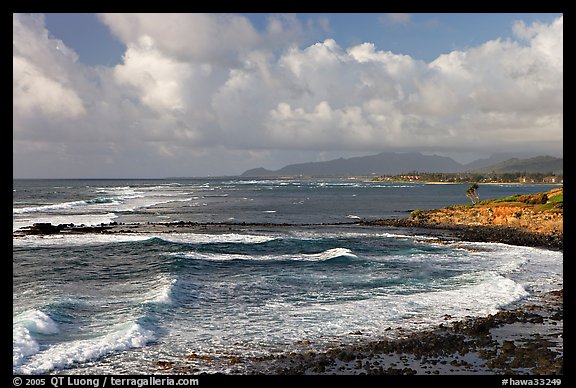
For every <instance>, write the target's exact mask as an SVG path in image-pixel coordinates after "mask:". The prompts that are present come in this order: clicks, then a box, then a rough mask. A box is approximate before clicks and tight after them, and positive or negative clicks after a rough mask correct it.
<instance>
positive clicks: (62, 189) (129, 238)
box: [13, 179, 563, 374]
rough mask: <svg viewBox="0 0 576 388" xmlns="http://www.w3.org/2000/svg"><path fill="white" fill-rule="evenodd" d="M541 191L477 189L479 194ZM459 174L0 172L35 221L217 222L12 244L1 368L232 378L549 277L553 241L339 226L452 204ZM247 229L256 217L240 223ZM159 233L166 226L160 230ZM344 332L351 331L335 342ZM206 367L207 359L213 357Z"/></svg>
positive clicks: (498, 305) (26, 216) (503, 300)
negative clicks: (173, 367) (366, 178)
mask: <svg viewBox="0 0 576 388" xmlns="http://www.w3.org/2000/svg"><path fill="white" fill-rule="evenodd" d="M551 187H552V186H542V185H534V186H530V185H481V186H480V189H479V194H480V196H481V197H482V198H497V197H502V196H507V195H512V194H517V193H530V192H539V191H545V190H548V189H550V188H551ZM466 188H467V185H424V184H392V183H379V182H362V181H357V180H350V179H349V180H260V181H255V180H237V179H189V180H177V179H174V180H15V181H14V182H13V230H18V229H19V228H21V227H23V226H27V225H31V224H33V223H35V222H51V223H53V224H59V223H73V224H75V225H80V224H85V225H97V224H100V223H108V222H111V221H115V222H118V223H120V222H124V223H141V224H146V223H149V222H150V223H155V222H174V221H193V222H203V223H228V224H229V225H228V226H227V227H219V228H210V227H208V228H205V229H198V230H196V231H189V230H188V231H186V232H182V233H175V232H171V231H170V232H157V233H118V234H111V235H109V234H81V235H52V236H25V237H14V239H13V373H15V374H45V373H68V374H80V373H82V374H103V373H115V374H125V373H130V374H149V373H152V372H157V369H156V361H158V360H164V361H184V360H185V358H186V356H188V355H191V354H196V355H202V356H206V357H207V358H210V360H211V361H210V362H196V361H190V362H191V363H194V366H195V367H196V368H198V369H199V370H200V371H205V372H223V373H233V372H234V373H238V371H240V373H241V371H242V368H249V367H250V365H249V363H246V362H245V363H241V364H236V365H230V363H228V362H227V360H228V359H229V358H230V357H240V358H242V359H244V360H246V359H249V358H250V357H252V356H254V357H260V356H269V355H273V354H280V353H285V352H289V351H298V350H302V343H306V346H307V348H306V349H318V350H321V349H325V348H327V347H329V346H333V345H336V344H342V343H351V342H353V341H358V340H367V339H376V338H383V337H387V336H395V335H398V333H399V332H400V331H401V330H405V331H412V330H423V329H427V328H430V327H433V326H435V325H437V324H438V323H440V322H445V321H444V318H445V317H446V315H450V316H451V317H452V318H451V319H459V318H463V317H466V316H481V315H486V314H491V313H495V312H497V311H498V310H499V309H502V308H506V307H507V306H510V305H512V304H514V303H517V302H519V301H522V300H526V299H527V298H531V297H533V296H534V295H536V294H538V293H539V292H541V291H543V290H547V289H551V288H558V287H561V286H562V282H563V272H562V258H563V255H562V252H558V251H552V250H546V249H538V248H530V247H520V246H512V245H506V244H498V243H477V242H475V243H471V242H462V241H449V242H448V243H439V241H438V240H437V239H436V238H434V237H433V236H431V235H428V234H427V233H426V231H421V230H408V229H397V228H386V227H360V226H357V225H353V223H354V222H356V221H358V220H359V219H368V220H373V219H378V218H394V217H404V216H406V215H408V213H409V212H410V211H411V210H413V209H416V208H419V209H428V208H436V207H442V206H447V205H451V204H456V203H466V202H467V201H468V198H466V196H465V192H466ZM243 223H253V224H258V225H244V224H243ZM168 230H170V229H169V228H168ZM357 331H360V332H362V336H357V335H351V333H354V332H357ZM219 360H221V361H219Z"/></svg>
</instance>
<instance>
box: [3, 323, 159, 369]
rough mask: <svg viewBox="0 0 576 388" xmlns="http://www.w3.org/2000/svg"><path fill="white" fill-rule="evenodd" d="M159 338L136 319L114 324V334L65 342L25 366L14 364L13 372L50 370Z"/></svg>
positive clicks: (33, 358) (34, 356)
mask: <svg viewBox="0 0 576 388" xmlns="http://www.w3.org/2000/svg"><path fill="white" fill-rule="evenodd" d="M155 338H156V336H155V335H154V332H152V331H151V330H147V329H145V328H143V327H142V326H141V325H140V324H138V323H136V322H128V323H126V324H122V325H117V326H115V327H113V328H112V331H111V332H110V333H108V334H105V335H102V336H98V337H94V338H90V339H83V340H76V341H70V342H64V343H60V344H58V345H53V346H50V347H48V348H46V349H45V350H44V349H43V350H42V351H40V352H37V353H36V354H34V355H33V356H31V357H30V358H28V359H27V360H26V362H25V363H23V364H21V365H18V364H16V363H14V366H13V373H15V374H43V373H48V372H50V371H52V370H55V369H63V368H68V367H71V366H73V365H74V364H77V363H83V362H87V361H90V360H95V359H98V358H100V357H102V356H105V355H107V354H110V353H114V352H119V351H123V350H128V349H134V348H141V347H144V346H145V345H146V344H147V343H149V342H150V341H153V340H155Z"/></svg>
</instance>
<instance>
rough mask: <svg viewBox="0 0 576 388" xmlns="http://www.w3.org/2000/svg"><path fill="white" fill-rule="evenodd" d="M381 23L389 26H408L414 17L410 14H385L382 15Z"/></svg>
mask: <svg viewBox="0 0 576 388" xmlns="http://www.w3.org/2000/svg"><path fill="white" fill-rule="evenodd" d="M379 19H380V22H381V23H383V24H388V25H407V24H409V23H410V22H411V20H412V16H411V15H410V14H409V13H385V14H383V15H380V18H379Z"/></svg>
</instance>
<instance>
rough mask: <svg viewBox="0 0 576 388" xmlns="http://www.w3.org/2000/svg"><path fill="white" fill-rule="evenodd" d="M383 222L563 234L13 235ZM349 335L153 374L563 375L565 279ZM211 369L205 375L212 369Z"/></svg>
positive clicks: (177, 365)
mask: <svg viewBox="0 0 576 388" xmlns="http://www.w3.org/2000/svg"><path fill="white" fill-rule="evenodd" d="M331 226H346V227H352V228H353V227H375V228H378V227H387V228H398V229H409V230H411V231H417V232H418V233H420V232H423V233H426V234H429V235H431V236H433V237H437V238H438V239H439V240H452V239H454V238H456V239H459V240H463V241H483V242H500V243H506V244H512V245H522V246H532V247H540V248H545V249H551V250H560V251H563V235H562V234H546V233H537V232H528V231H524V230H520V229H515V228H511V227H504V226H494V225H482V226H469V225H461V224H452V225H450V224H427V223H425V222H415V221H414V220H410V219H406V218H404V219H385V220H377V221H361V222H353V223H352V222H351V223H342V224H316V225H314V224H306V225H304V224H303V225H295V224H271V223H264V224H249V223H193V222H182V221H181V222H171V223H146V224H117V223H114V222H113V223H110V224H101V225H99V226H89V227H87V226H74V225H51V224H40V225H36V226H34V227H30V228H27V229H20V230H18V231H16V232H15V233H14V236H15V237H17V236H23V235H50V234H83V233H96V234H99V233H102V234H115V233H186V232H197V233H213V232H230V231H236V232H250V231H252V232H253V231H255V230H258V229H259V228H293V227H331ZM385 336H386V333H382V335H381V338H380V339H368V338H367V339H363V338H362V333H360V332H356V333H350V340H349V341H346V343H342V344H340V345H339V346H328V347H326V348H324V349H316V348H313V347H311V346H310V345H312V344H310V343H307V341H305V340H304V341H299V342H301V344H300V345H301V350H300V351H288V350H286V351H284V352H282V353H280V354H270V355H269V356H267V357H259V358H256V357H243V356H231V355H221V356H214V355H207V354H196V353H192V354H190V355H187V356H186V357H185V358H183V359H179V360H165V359H158V360H157V361H156V363H155V364H153V365H151V373H166V374H173V373H177V374H205V373H206V372H203V370H204V371H205V370H206V369H210V368H207V367H209V366H214V365H219V366H221V370H222V371H224V372H218V374H219V373H223V374H228V375H239V374H241V375H261V374H264V375H266V374H274V375H391V374H392V375H414V374H415V375H469V374H475V375H501V374H507V375H522V374H527V375H562V374H563V360H564V354H563V337H564V335H563V284H560V285H558V287H557V288H556V289H554V290H553V291H548V292H545V293H542V294H539V295H532V297H531V298H530V300H526V299H522V300H520V301H517V302H515V303H513V304H512V305H510V306H505V307H503V308H502V309H501V310H500V311H499V312H497V313H496V314H493V315H488V316H482V317H474V318H471V317H467V318H465V319H461V320H451V317H449V316H447V317H445V322H438V323H437V325H436V327H435V328H433V329H425V330H422V331H414V332H410V333H402V332H400V335H399V336H398V338H395V339H390V338H387V337H385ZM210 374H211V373H210Z"/></svg>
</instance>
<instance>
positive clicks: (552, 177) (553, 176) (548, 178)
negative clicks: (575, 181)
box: [542, 175, 560, 183]
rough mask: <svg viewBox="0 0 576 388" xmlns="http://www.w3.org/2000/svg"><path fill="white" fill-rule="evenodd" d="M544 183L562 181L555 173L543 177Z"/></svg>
mask: <svg viewBox="0 0 576 388" xmlns="http://www.w3.org/2000/svg"><path fill="white" fill-rule="evenodd" d="M542 183H560V179H558V177H557V176H555V175H550V176H547V177H545V178H542Z"/></svg>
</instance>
